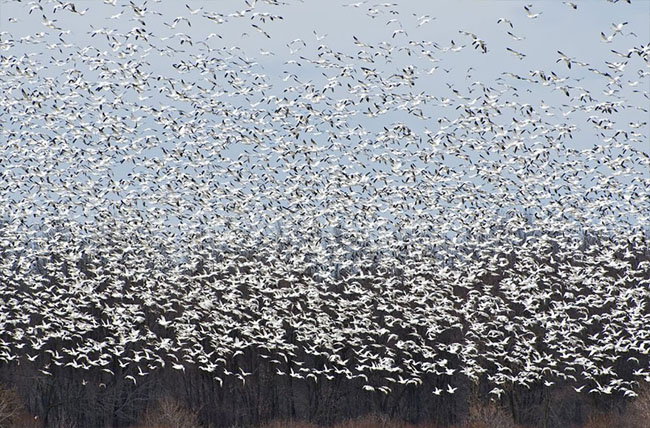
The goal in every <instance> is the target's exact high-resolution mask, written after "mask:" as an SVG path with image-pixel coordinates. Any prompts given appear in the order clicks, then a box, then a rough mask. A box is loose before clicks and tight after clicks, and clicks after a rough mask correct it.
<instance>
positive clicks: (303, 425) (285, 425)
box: [260, 420, 320, 428]
mask: <svg viewBox="0 0 650 428" xmlns="http://www.w3.org/2000/svg"><path fill="white" fill-rule="evenodd" d="M260 428H320V427H318V426H317V425H314V424H310V423H309V422H299V421H289V420H276V421H271V422H269V423H267V424H265V425H262V426H261V427H260Z"/></svg>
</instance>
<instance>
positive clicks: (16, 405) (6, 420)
mask: <svg viewBox="0 0 650 428" xmlns="http://www.w3.org/2000/svg"><path fill="white" fill-rule="evenodd" d="M23 414H24V407H23V403H22V401H21V400H20V397H18V394H17V393H16V391H15V390H13V389H10V388H6V387H4V386H1V385H0V428H5V427H14V426H15V424H16V423H17V422H18V418H19V417H20V416H22V415H23Z"/></svg>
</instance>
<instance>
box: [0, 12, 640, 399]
mask: <svg viewBox="0 0 650 428" xmlns="http://www.w3.org/2000/svg"><path fill="white" fill-rule="evenodd" d="M558 3H559V2H558ZM595 3H596V2H590V3H589V4H591V5H592V6H593V4H595ZM628 3H629V2H625V1H604V0H603V1H602V2H601V4H598V6H597V7H600V8H603V9H605V10H607V8H610V9H614V8H625V7H630V5H628ZM298 4H299V3H292V2H289V3H284V2H281V1H279V0H264V1H262V0H258V1H255V0H251V1H248V2H241V3H240V2H231V3H229V5H230V6H232V5H235V6H237V8H236V9H233V10H232V11H231V12H223V11H222V10H220V8H221V9H223V6H222V3H221V2H202V3H200V4H194V3H192V4H188V5H185V4H182V5H181V7H180V8H179V7H178V6H179V4H176V5H175V6H173V7H172V6H171V5H170V3H165V2H160V1H159V2H156V1H151V0H150V1H144V2H143V1H139V0H132V1H128V2H125V1H121V0H104V2H103V3H101V2H78V1H77V2H75V1H71V2H70V1H59V0H55V1H49V0H35V1H31V2H20V3H17V2H3V5H2V7H3V13H2V16H1V19H2V22H1V24H0V76H1V77H0V89H1V91H2V94H3V95H2V98H1V99H0V112H1V113H0V123H1V124H2V126H1V127H0V135H1V138H0V140H1V145H0V165H1V167H0V364H17V363H24V364H27V363H30V364H36V365H38V367H39V369H40V371H41V373H42V374H43V375H46V376H47V375H50V374H52V373H53V372H54V371H55V370H57V367H72V368H74V369H76V370H79V371H85V370H103V371H105V372H106V373H107V374H109V375H113V372H114V370H112V369H111V367H114V366H115V364H116V362H117V363H119V365H120V367H122V368H123V369H124V370H123V371H122V372H121V373H122V375H124V376H125V378H127V379H128V380H129V381H132V382H133V383H135V384H137V383H138V382H139V381H140V379H141V378H142V377H144V376H147V375H155V372H156V370H158V369H160V368H163V367H173V368H174V369H177V370H180V371H184V370H186V369H187V368H188V367H198V368H199V369H200V370H202V371H205V372H208V373H211V374H212V375H213V376H214V377H215V378H216V379H218V380H219V381H222V380H224V379H226V378H228V377H232V378H238V379H240V380H241V382H246V378H247V376H251V375H254V373H255V367H248V366H246V362H245V361H240V362H239V363H238V366H237V367H239V369H238V370H237V371H234V370H232V367H233V362H237V361H238V358H241V356H242V355H243V353H244V352H246V351H247V350H251V349H255V351H256V352H257V354H258V355H259V356H260V357H261V358H263V359H266V360H268V361H269V362H270V363H271V364H277V367H278V369H277V373H278V375H286V376H291V377H294V378H303V379H305V381H308V382H324V381H327V380H328V379H333V378H334V377H336V376H345V377H347V378H349V379H354V378H358V379H361V380H363V385H364V386H363V389H365V390H368V391H375V392H376V393H377V394H381V393H389V392H390V391H391V390H392V388H393V387H394V386H395V385H398V384H404V385H409V384H415V385H417V384H420V383H421V382H422V379H423V378H424V377H426V376H442V377H445V376H446V378H448V379H450V381H449V384H448V385H447V386H446V387H444V388H443V387H441V388H436V389H435V390H433V391H432V393H433V394H436V395H440V394H453V393H454V392H455V391H456V388H457V386H454V385H455V383H454V382H453V379H454V378H455V377H457V376H461V377H465V378H467V379H470V380H472V381H477V382H478V381H479V379H483V380H486V381H487V382H489V384H490V385H491V387H490V389H491V391H490V394H491V395H492V396H494V397H495V398H496V397H499V396H500V395H501V393H502V392H503V391H504V390H505V389H507V388H509V387H511V386H512V385H524V386H526V385H534V384H536V385H539V384H541V383H543V384H544V385H545V386H547V387H552V386H553V385H554V384H556V383H559V382H562V383H564V384H566V383H568V384H570V385H572V386H573V387H574V388H575V390H576V391H584V392H591V393H598V394H625V395H627V396H634V395H635V390H636V389H637V387H638V386H639V384H641V383H646V382H648V381H650V361H649V358H648V357H649V354H650V309H649V308H650V248H649V244H648V243H649V239H650V231H649V229H648V224H650V197H649V194H650V192H649V190H650V150H649V144H650V142H649V138H648V129H649V128H648V123H647V117H648V109H647V108H648V102H649V101H648V100H649V92H648V88H649V85H650V65H649V64H650V43H648V42H649V41H648V40H644V37H645V35H639V34H635V33H634V32H632V31H631V30H629V29H628V28H629V26H628V23H627V22H620V23H618V22H617V23H612V25H611V27H608V28H591V33H592V34H589V35H588V37H590V38H591V40H592V41H593V48H594V49H599V52H600V51H602V52H605V53H604V54H603V55H601V56H600V61H598V62H595V61H591V60H589V61H587V60H585V59H584V58H582V55H583V54H584V52H582V51H579V50H574V51H569V50H568V49H566V48H565V47H563V46H548V51H549V52H552V55H553V57H552V60H551V61H548V62H546V63H545V64H541V65H538V66H537V68H535V69H533V68H529V69H525V67H526V65H525V64H529V62H528V61H535V59H536V56H537V55H542V54H541V53H536V52H535V51H531V50H527V48H526V46H527V45H526V39H527V37H528V38H530V37H532V36H533V34H534V33H535V31H537V30H535V29H529V26H530V25H532V23H536V22H538V21H542V20H545V19H554V18H553V16H552V13H551V12H550V11H548V10H546V9H545V8H550V7H551V6H549V3H548V2H536V3H535V4H525V5H524V4H523V3H522V5H517V6H516V8H517V10H518V13H517V14H516V15H515V16H514V17H507V18H500V19H498V20H494V21H492V22H491V23H490V24H489V25H490V26H491V27H494V31H498V32H499V33H503V36H504V37H506V39H505V40H506V41H507V43H504V42H503V40H504V39H499V40H498V41H495V40H493V39H492V38H491V37H488V36H486V35H481V34H474V33H473V32H470V31H466V30H467V28H458V29H457V31H456V32H455V36H453V39H452V38H449V39H444V40H431V39H427V38H426V37H425V36H422V35H420V36H418V37H415V36H414V34H416V33H417V32H418V31H421V30H422V31H423V30H424V29H426V28H428V27H430V26H434V25H437V21H436V16H434V15H420V14H417V13H416V14H415V15H412V14H410V13H409V14H405V13H402V12H400V7H399V5H398V4H393V3H381V4H375V3H373V2H372V1H367V0H366V1H361V2H359V3H351V4H345V5H332V7H333V8H339V9H340V13H341V14H346V15H351V14H356V15H358V17H357V19H358V21H359V23H360V24H359V26H360V27H361V26H375V27H376V28H377V29H378V30H377V34H380V35H379V36H377V37H375V39H376V40H370V36H368V37H367V38H368V39H364V37H363V36H360V35H354V36H353V37H350V38H346V39H345V40H343V41H338V42H336V43H333V45H332V46H330V45H329V43H328V40H329V39H330V38H332V37H333V36H331V35H330V36H328V35H327V34H322V33H320V32H318V31H314V32H313V34H311V33H310V35H311V37H310V38H306V37H304V38H295V39H293V40H291V41H290V42H288V43H282V45H281V47H282V50H280V49H279V48H277V47H274V48H273V49H272V50H266V49H265V48H264V46H267V45H265V43H272V40H273V38H274V37H276V35H275V33H274V32H277V31H278V30H277V29H278V28H280V27H281V26H283V25H289V24H287V23H286V22H287V21H288V19H287V20H285V19H284V18H285V14H287V13H290V11H291V10H292V8H294V7H298V6H297V5H298ZM183 6H184V7H183ZM522 6H523V7H522ZM555 6H557V5H553V7H555ZM174 7H175V9H174ZM301 7H304V6H301ZM172 9H173V10H174V11H175V12H170V10H172ZM582 9H583V6H582V4H581V3H571V2H565V3H564V4H563V5H562V13H563V14H568V15H570V16H575V19H576V20H577V19H579V16H580V14H581V12H582ZM10 11H11V15H10ZM14 12H15V14H14ZM177 12H178V13H177ZM571 14H574V15H571ZM176 15H178V16H176ZM356 15H355V16H356ZM638 18H639V17H634V16H631V17H630V21H632V20H633V19H638ZM570 19H574V18H570ZM641 19H644V18H643V17H641ZM227 26H230V27H228V28H231V29H232V28H238V29H239V30H238V32H237V36H238V37H241V39H242V40H245V42H242V44H245V46H238V45H237V46H234V47H233V46H232V43H236V41H235V42H232V41H231V42H226V41H225V39H227V36H226V35H225V34H224V33H222V32H221V28H226V27H227ZM459 27H462V26H460V25H459ZM206 29H207V31H208V33H209V34H207V33H206V34H203V33H202V31H206ZM32 30H33V31H32ZM332 31H336V29H332ZM348 31H349V29H348ZM25 32H27V34H25ZM417 34H421V33H417ZM235 40H236V39H235ZM228 43H231V44H228ZM334 45H336V46H334ZM251 46H252V48H250V47H251ZM590 46H591V45H590ZM538 48H539V47H535V49H538ZM585 49H586V48H585ZM495 52H499V53H500V54H501V57H498V58H499V61H500V63H498V64H495V63H494V61H495V60H494V59H490V58H494V56H491V55H496V54H495ZM457 57H458V58H461V57H462V58H465V59H466V60H467V61H469V62H468V63H467V64H469V65H468V66H467V64H466V65H459V64H460V63H459V62H457V60H456V58H457ZM532 63H533V62H531V64H532ZM522 67H524V68H522ZM488 68H490V69H491V70H493V71H494V70H495V69H496V74H495V75H491V74H490V73H488V72H486V73H485V75H486V76H487V80H484V81H479V80H478V78H479V77H480V75H481V70H483V69H486V70H487V69H488ZM513 70H515V71H513ZM436 85H438V86H436ZM314 361H321V363H319V364H315V363H314ZM288 362H291V366H287V363H288Z"/></svg>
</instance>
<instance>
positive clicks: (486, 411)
mask: <svg viewBox="0 0 650 428" xmlns="http://www.w3.org/2000/svg"><path fill="white" fill-rule="evenodd" d="M515 427H516V425H515V423H514V422H513V421H512V417H510V415H509V414H508V413H506V412H505V411H504V410H503V409H502V408H500V407H499V406H497V405H496V404H495V403H492V402H490V403H481V402H475V403H472V404H471V405H470V407H469V415H468V416H467V419H465V421H464V422H463V424H461V425H460V426H459V428H515Z"/></svg>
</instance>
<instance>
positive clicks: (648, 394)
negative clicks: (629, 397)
mask: <svg viewBox="0 0 650 428" xmlns="http://www.w3.org/2000/svg"><path fill="white" fill-rule="evenodd" d="M637 394H638V396H637V397H636V398H635V399H634V401H633V402H631V403H630V405H629V407H628V411H627V418H626V419H628V424H629V426H630V428H646V427H647V426H648V424H650V422H649V421H650V387H647V386H646V387H645V388H642V389H641V390H640V391H637Z"/></svg>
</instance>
